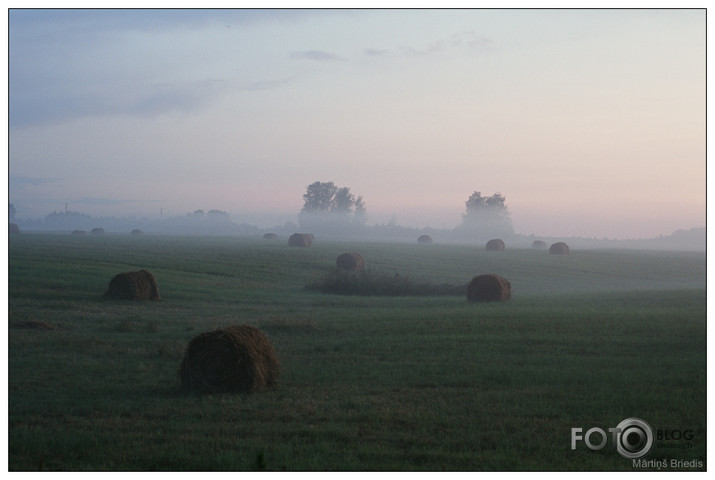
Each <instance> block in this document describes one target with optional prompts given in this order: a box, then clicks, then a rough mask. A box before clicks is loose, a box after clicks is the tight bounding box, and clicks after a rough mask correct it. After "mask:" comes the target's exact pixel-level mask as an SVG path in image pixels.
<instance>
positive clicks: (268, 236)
mask: <svg viewBox="0 0 715 480" xmlns="http://www.w3.org/2000/svg"><path fill="white" fill-rule="evenodd" d="M276 238H278V235H276V234H275V233H266V234H265V235H263V240H275V239H276Z"/></svg>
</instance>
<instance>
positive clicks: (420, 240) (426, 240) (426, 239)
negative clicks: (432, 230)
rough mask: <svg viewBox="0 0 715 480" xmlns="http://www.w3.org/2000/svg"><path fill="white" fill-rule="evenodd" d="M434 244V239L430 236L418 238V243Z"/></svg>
mask: <svg viewBox="0 0 715 480" xmlns="http://www.w3.org/2000/svg"><path fill="white" fill-rule="evenodd" d="M432 242H433V240H432V237H430V236H429V235H420V236H419V237H417V243H423V244H429V243H432Z"/></svg>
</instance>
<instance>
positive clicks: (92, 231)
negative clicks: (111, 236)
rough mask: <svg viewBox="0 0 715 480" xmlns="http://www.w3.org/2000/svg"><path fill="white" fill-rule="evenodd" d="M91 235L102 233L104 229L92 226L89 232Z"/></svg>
mask: <svg viewBox="0 0 715 480" xmlns="http://www.w3.org/2000/svg"><path fill="white" fill-rule="evenodd" d="M89 233H90V234H92V235H104V229H103V228H99V227H97V228H93V229H92V230H91V231H90V232H89Z"/></svg>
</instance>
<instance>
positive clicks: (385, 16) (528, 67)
mask: <svg viewBox="0 0 715 480" xmlns="http://www.w3.org/2000/svg"><path fill="white" fill-rule="evenodd" d="M705 36H706V24H705V10H704V9H637V10H633V9H597V10H596V9H591V10H586V9H568V10H559V9H529V10H521V9H491V10H487V9H448V10H440V9H402V10H394V9H391V10H385V9H356V10H350V9H297V10H284V9H272V10H260V9H226V10H224V9H210V10H208V9H207V10H201V9H185V10H168V9H159V10H131V9H118V10H82V9H65V10H47V9H32V10H30V9H21V8H20V9H17V8H15V9H10V11H9V15H8V41H9V45H8V54H9V62H8V65H9V75H8V81H9V85H8V87H9V117H8V118H9V129H8V141H9V149H8V151H9V165H8V166H9V168H8V174H9V177H8V180H9V181H8V188H9V191H8V194H9V195H8V197H9V203H10V204H11V205H12V206H13V208H11V211H10V221H11V222H16V223H17V224H18V225H20V228H21V229H23V230H72V229H76V228H85V229H90V228H93V227H98V226H101V227H103V228H105V229H106V230H108V231H121V232H125V233H127V232H128V231H129V230H131V229H134V228H143V229H146V230H147V231H150V232H151V231H154V232H168V233H174V232H176V233H178V232H188V233H222V234H223V233H230V234H233V233H249V234H258V233H261V232H262V231H267V230H269V229H277V228H282V229H284V230H285V231H286V232H287V231H290V230H296V229H305V228H306V227H307V226H308V223H307V219H308V218H310V217H306V216H305V214H306V207H310V205H308V204H307V203H306V198H305V195H306V194H307V193H309V190H308V189H309V187H310V186H311V185H313V184H315V183H316V182H319V183H331V182H334V185H335V186H336V187H338V188H343V189H348V190H349V191H348V192H347V193H348V194H349V195H351V196H349V195H345V196H344V197H343V198H344V199H345V198H347V199H349V200H350V202H347V203H345V202H343V203H342V204H341V203H340V201H339V199H338V201H336V203H335V205H334V206H333V207H326V210H325V212H328V211H329V212H330V213H331V215H332V214H334V213H336V212H338V213H341V212H342V214H346V215H348V216H340V215H338V216H337V217H330V218H332V219H333V220H334V219H335V218H339V219H340V220H338V226H337V227H336V228H337V229H338V230H340V231H342V232H343V233H349V232H350V231H351V230H350V229H357V228H358V227H359V228H361V229H362V230H361V232H362V233H363V234H365V236H370V237H378V236H386V237H390V236H393V237H394V236H395V235H396V234H395V232H398V233H399V234H400V235H402V234H404V236H405V237H411V236H412V235H413V234H414V231H416V230H425V229H426V228H427V229H432V230H434V231H437V232H447V233H445V235H444V237H445V239H447V238H446V237H449V236H450V235H451V236H452V237H453V238H449V240H450V241H452V240H454V241H456V240H457V239H459V238H463V237H468V234H469V232H467V231H466V230H469V228H471V227H469V225H472V227H474V229H476V231H478V233H479V235H477V236H478V237H479V236H490V235H491V234H492V233H500V236H514V235H516V237H512V238H518V239H519V240H520V241H523V242H524V243H526V242H527V240H528V239H529V238H531V236H534V237H545V238H574V237H579V238H586V239H595V238H597V239H604V238H607V239H611V240H613V239H649V238H658V237H663V236H664V237H670V236H671V235H673V234H674V232H680V233H677V234H676V235H674V237H677V236H678V235H680V236H681V237H683V236H689V235H691V234H692V235H694V236H695V237H697V239H696V241H695V243H696V244H697V245H698V248H701V245H702V248H704V229H699V230H695V231H691V229H692V228H694V227H697V228H700V227H703V226H704V225H705V220H706V219H705V210H706V200H705V198H706V178H705V168H706V157H705V143H706V142H705V139H706V133H705V93H706V80H705V73H706V71H705V68H706V67H705V65H706V54H705ZM476 192H479V193H480V194H481V197H480V198H481V199H488V198H491V197H492V196H494V195H496V194H499V195H501V196H502V197H503V199H504V202H503V207H504V208H505V209H504V210H501V212H502V214H503V215H502V216H501V217H500V218H501V220H500V221H501V223H500V224H499V225H500V226H499V228H501V227H504V226H506V230H499V228H497V229H496V230H493V229H491V228H483V226H482V227H479V225H483V222H482V223H480V222H481V221H480V222H476V221H474V222H472V221H471V220H465V219H467V218H472V217H470V211H469V208H470V207H468V206H467V202H468V201H469V199H470V198H471V196H472V195H473V194H474V193H476ZM343 193H345V192H344V191H343ZM358 198H359V199H361V201H362V210H361V208H360V207H359V206H358V205H359V204H358V203H356V202H357V200H358ZM477 203H478V202H477ZM341 205H342V207H341ZM482 207H484V208H485V209H486V210H485V211H493V205H489V206H487V203H484V205H481V204H480V205H477V206H476V207H474V208H476V209H477V210H479V208H482ZM311 208H312V207H311ZM311 208H308V209H307V210H311ZM316 208H318V210H319V207H316ZM341 208H343V210H340V209H341ZM346 209H347V210H346ZM490 209H491V210H490ZM477 210H475V211H477ZM325 212H323V213H325ZM356 212H357V213H359V215H356ZM360 212H362V213H360ZM308 213H310V212H308ZM312 213H316V211H312ZM318 213H320V211H318ZM346 219H348V220H346ZM345 221H347V223H346V224H344V223H340V222H345ZM345 225H348V226H349V228H345ZM474 225H477V226H476V227H475V226H474ZM468 227H469V228H468ZM365 229H367V230H368V231H367V232H366V230H365ZM400 229H402V230H400ZM400 232H401V233H400ZM388 233H389V234H390V235H388ZM676 240H677V238H676ZM661 243H662V242H661ZM674 243H676V244H677V241H674Z"/></svg>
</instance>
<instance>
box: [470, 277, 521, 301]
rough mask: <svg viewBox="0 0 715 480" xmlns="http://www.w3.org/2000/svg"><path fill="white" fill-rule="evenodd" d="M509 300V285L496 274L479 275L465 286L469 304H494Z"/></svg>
mask: <svg viewBox="0 0 715 480" xmlns="http://www.w3.org/2000/svg"><path fill="white" fill-rule="evenodd" d="M510 298H511V284H510V283H509V281H508V280H507V279H506V278H504V277H502V276H500V275H497V274H496V273H489V274H486V275H479V276H476V277H474V278H473V279H472V281H471V282H469V285H467V300H469V301H470V302H494V301H497V302H498V301H504V300H509V299H510Z"/></svg>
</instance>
